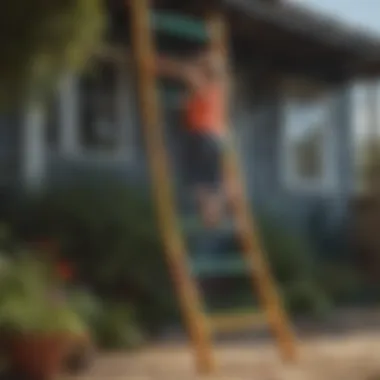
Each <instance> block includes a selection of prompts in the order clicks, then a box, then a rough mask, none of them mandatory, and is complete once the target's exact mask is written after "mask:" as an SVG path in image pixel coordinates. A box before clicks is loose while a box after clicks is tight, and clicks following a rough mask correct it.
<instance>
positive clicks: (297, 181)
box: [279, 94, 338, 194]
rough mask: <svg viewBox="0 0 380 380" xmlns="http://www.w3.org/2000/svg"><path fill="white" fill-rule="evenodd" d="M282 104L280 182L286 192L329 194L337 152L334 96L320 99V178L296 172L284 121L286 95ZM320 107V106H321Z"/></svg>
mask: <svg viewBox="0 0 380 380" xmlns="http://www.w3.org/2000/svg"><path fill="white" fill-rule="evenodd" d="M283 99H284V102H283V107H282V110H281V113H282V120H283V124H282V125H281V127H280V136H279V145H280V147H279V150H280V173H281V174H280V175H281V177H282V183H283V185H284V186H285V187H286V189H287V190H289V191H294V192H303V193H314V194H321V193H322V194H324V193H332V192H334V191H335V190H336V188H337V164H338V162H337V155H336V152H335V147H336V131H335V123H336V118H335V105H336V104H335V99H334V96H333V95H330V96H327V97H326V98H325V99H324V100H321V102H323V103H325V106H324V107H325V109H326V124H325V125H324V127H323V132H324V139H323V141H324V145H323V156H322V157H323V163H322V172H323V175H322V177H321V178H320V179H315V180H311V179H306V178H301V177H300V176H299V175H297V173H296V170H295V167H294V166H293V164H292V159H293V157H292V152H291V149H292V143H291V141H290V140H289V135H288V133H287V128H286V123H287V119H288V113H287V108H288V107H289V105H290V102H291V100H290V99H289V97H287V96H286V94H285V96H284V97H283ZM322 106H323V105H322Z"/></svg>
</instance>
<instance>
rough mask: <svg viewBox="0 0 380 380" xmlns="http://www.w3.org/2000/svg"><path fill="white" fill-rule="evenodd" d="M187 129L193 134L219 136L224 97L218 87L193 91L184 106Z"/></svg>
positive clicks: (222, 118) (222, 127)
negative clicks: (201, 133)
mask: <svg viewBox="0 0 380 380" xmlns="http://www.w3.org/2000/svg"><path fill="white" fill-rule="evenodd" d="M185 118H186V125H187V128H188V129H189V130H191V131H193V132H206V133H212V134H215V133H217V134H221V133H222V132H223V129H224V96H223V91H222V88H221V86H220V85H218V84H211V85H209V86H207V87H203V88H202V89H200V90H198V91H195V92H194V93H192V94H191V95H190V97H189V98H188V100H187V102H186V104H185Z"/></svg>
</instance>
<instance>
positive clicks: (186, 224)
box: [182, 218, 234, 233]
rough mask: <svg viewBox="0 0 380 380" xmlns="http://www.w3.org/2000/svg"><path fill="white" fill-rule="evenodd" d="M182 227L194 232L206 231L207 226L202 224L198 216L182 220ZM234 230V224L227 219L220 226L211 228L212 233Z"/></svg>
mask: <svg viewBox="0 0 380 380" xmlns="http://www.w3.org/2000/svg"><path fill="white" fill-rule="evenodd" d="M182 228H183V229H184V230H185V231H186V232H190V233H194V232H204V231H205V228H204V226H203V225H202V223H201V221H199V220H198V219H197V218H186V219H184V220H183V221H182ZM233 231H234V224H233V222H232V221H225V222H222V223H221V224H220V226H216V227H215V228H213V229H212V230H210V232H211V233H214V232H220V233H226V232H233Z"/></svg>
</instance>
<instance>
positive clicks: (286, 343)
mask: <svg viewBox="0 0 380 380" xmlns="http://www.w3.org/2000/svg"><path fill="white" fill-rule="evenodd" d="M127 3H128V6H129V8H130V12H131V25H132V39H133V45H134V55H135V59H136V65H137V72H138V83H139V88H138V89H139V97H140V106H141V117H142V123H143V126H144V134H145V140H146V147H147V154H148V158H149V162H150V169H151V175H152V185H153V194H154V197H155V204H156V208H157V217H158V221H159V226H160V229H161V234H162V238H163V242H164V245H165V249H166V255H167V262H168V265H169V268H170V272H171V275H172V277H173V280H174V284H175V287H176V290H177V294H178V299H179V303H180V306H181V310H182V314H183V318H184V320H185V322H186V325H187V329H188V332H189V335H190V338H191V340H192V342H193V347H194V350H195V358H196V366H197V369H198V371H199V372H200V373H206V374H207V373H211V372H213V371H214V370H215V358H214V354H213V349H212V341H211V327H212V321H210V320H209V319H208V318H207V317H206V313H205V312H204V308H203V304H202V302H201V300H200V296H199V292H198V289H197V285H196V281H194V279H193V277H192V275H191V273H190V268H189V266H188V257H187V253H186V250H185V247H184V243H183V239H182V233H181V229H180V220H179V218H178V215H177V211H176V209H175V201H174V193H173V186H172V182H171V176H170V170H169V159H168V154H167V150H166V147H165V141H164V136H163V135H164V134H163V122H162V114H161V108H160V104H159V97H158V92H157V83H156V75H155V72H154V68H153V67H152V66H153V64H152V63H153V62H154V60H155V45H154V39H153V32H152V31H151V23H150V20H151V19H150V11H151V10H150V4H149V0H127ZM207 25H208V32H209V37H210V41H211V43H212V45H213V47H214V48H215V49H218V50H220V51H222V52H223V53H224V54H225V58H226V59H227V43H226V40H227V38H226V34H227V33H226V27H225V22H224V20H223V15H222V14H221V13H215V14H214V15H213V16H211V17H209V19H208V20H207ZM226 87H227V86H226ZM225 168H226V173H227V175H228V178H229V180H231V181H233V183H234V184H235V185H237V188H238V197H237V201H236V202H235V204H234V215H235V221H236V224H237V226H238V234H239V237H240V241H241V245H242V248H243V251H244V258H245V261H246V264H247V265H248V267H249V271H250V277H251V278H252V286H253V291H254V292H255V293H256V292H258V295H259V298H260V301H261V303H262V306H263V308H264V310H265V313H266V319H267V321H268V323H269V325H270V327H271V328H272V330H273V332H274V335H275V337H276V338H277V341H278V346H279V349H280V353H281V355H282V357H283V358H284V359H285V360H288V361H289V360H294V359H295V358H296V343H295V338H294V335H293V332H292V329H291V327H290V325H289V322H288V319H287V316H286V314H285V312H284V310H283V308H282V306H281V301H280V299H279V296H278V293H277V291H276V288H275V286H274V281H273V279H272V277H271V273H270V270H269V267H268V264H267V262H266V260H265V258H264V255H263V251H262V248H261V246H260V243H259V239H258V236H257V232H256V227H255V224H254V221H253V220H252V216H251V213H250V212H249V209H250V205H249V203H248V201H247V198H246V195H245V194H244V186H243V177H242V175H241V173H240V170H239V169H240V165H239V163H238V158H237V154H236V152H235V150H234V149H229V151H228V153H226V157H225ZM234 318H235V320H234ZM234 318H233V317H223V316H219V317H218V321H219V322H218V323H219V325H223V326H227V327H230V326H231V325H234V326H236V324H242V325H244V324H245V323H243V319H244V318H243V316H239V315H238V316H235V317H234ZM250 321H252V319H250V320H249V323H251V322H250ZM218 323H217V324H218ZM252 323H253V322H252ZM242 327H243V326H242Z"/></svg>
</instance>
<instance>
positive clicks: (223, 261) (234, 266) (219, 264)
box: [191, 253, 249, 278]
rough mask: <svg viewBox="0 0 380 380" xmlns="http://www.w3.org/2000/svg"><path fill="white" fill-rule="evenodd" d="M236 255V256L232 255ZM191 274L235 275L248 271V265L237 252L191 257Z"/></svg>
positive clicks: (213, 276)
mask: <svg viewBox="0 0 380 380" xmlns="http://www.w3.org/2000/svg"><path fill="white" fill-rule="evenodd" d="M234 256H236V257H234ZM191 270H192V274H193V275H194V276H196V277H200V278H215V277H222V276H235V275H243V274H246V273H248V270H249V268H248V265H247V263H246V262H245V261H244V260H243V259H242V257H241V255H240V254H238V253H236V254H235V253H234V254H230V255H221V256H219V257H218V256H217V255H215V257H207V255H205V257H196V258H191Z"/></svg>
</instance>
